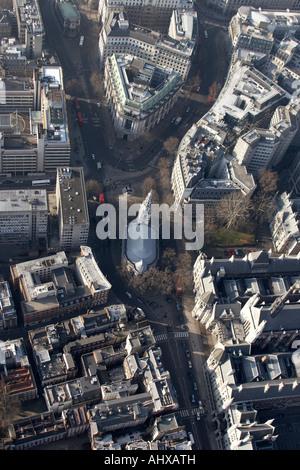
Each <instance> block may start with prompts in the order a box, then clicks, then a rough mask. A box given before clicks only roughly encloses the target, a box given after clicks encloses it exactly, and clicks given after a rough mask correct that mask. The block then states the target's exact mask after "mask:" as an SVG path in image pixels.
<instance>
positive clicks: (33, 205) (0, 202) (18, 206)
mask: <svg viewBox="0 0 300 470" xmlns="http://www.w3.org/2000/svg"><path fill="white" fill-rule="evenodd" d="M47 210H48V204H47V192H46V190H45V189H8V190H5V191H4V190H2V191H0V213H5V212H14V213H15V214H17V213H18V212H28V211H29V212H36V211H47Z"/></svg>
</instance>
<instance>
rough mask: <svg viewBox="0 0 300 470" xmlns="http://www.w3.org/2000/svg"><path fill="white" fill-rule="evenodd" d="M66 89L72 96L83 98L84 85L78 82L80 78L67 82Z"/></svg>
mask: <svg viewBox="0 0 300 470" xmlns="http://www.w3.org/2000/svg"><path fill="white" fill-rule="evenodd" d="M65 89H66V91H67V93H69V94H70V95H73V96H81V92H82V85H81V83H80V80H78V78H71V79H69V80H67V81H66V84H65Z"/></svg>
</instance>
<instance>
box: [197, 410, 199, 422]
mask: <svg viewBox="0 0 300 470" xmlns="http://www.w3.org/2000/svg"><path fill="white" fill-rule="evenodd" d="M197 421H200V411H199V410H198V411H197Z"/></svg>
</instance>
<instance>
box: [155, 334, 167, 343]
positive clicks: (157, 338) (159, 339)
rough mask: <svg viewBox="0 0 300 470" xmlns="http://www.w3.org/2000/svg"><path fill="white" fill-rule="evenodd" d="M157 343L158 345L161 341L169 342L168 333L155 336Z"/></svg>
mask: <svg viewBox="0 0 300 470" xmlns="http://www.w3.org/2000/svg"><path fill="white" fill-rule="evenodd" d="M154 338H155V341H156V342H157V343H158V342H159V341H167V339H168V335H167V333H161V334H157V335H154Z"/></svg>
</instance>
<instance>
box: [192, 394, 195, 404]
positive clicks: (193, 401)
mask: <svg viewBox="0 0 300 470" xmlns="http://www.w3.org/2000/svg"><path fill="white" fill-rule="evenodd" d="M195 401H196V400H195V395H191V402H192V403H195Z"/></svg>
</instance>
